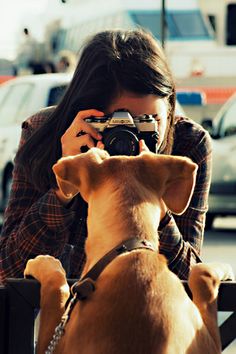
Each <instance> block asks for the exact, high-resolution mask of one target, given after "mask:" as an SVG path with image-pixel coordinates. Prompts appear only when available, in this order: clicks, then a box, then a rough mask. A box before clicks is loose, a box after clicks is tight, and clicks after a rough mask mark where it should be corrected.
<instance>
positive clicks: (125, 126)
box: [85, 110, 159, 156]
mask: <svg viewBox="0 0 236 354" xmlns="http://www.w3.org/2000/svg"><path fill="white" fill-rule="evenodd" d="M85 121H86V122H88V123H90V124H92V126H93V127H94V128H95V129H97V131H98V132H99V133H100V134H101V135H102V142H103V144H104V145H105V150H107V151H108V152H109V154H110V155H111V156H114V155H127V156H134V155H138V154H139V140H140V139H143V140H144V141H145V143H146V145H147V147H148V148H149V150H150V151H152V152H155V153H156V152H157V143H158V139H159V133H158V127H157V121H156V120H155V118H153V116H152V115H148V114H144V115H140V116H136V117H132V116H131V114H130V113H129V111H127V110H119V111H115V112H113V113H112V114H111V115H107V116H103V117H93V116H92V117H89V118H86V119H85Z"/></svg>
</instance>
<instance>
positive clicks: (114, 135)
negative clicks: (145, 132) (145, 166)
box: [103, 126, 139, 156]
mask: <svg viewBox="0 0 236 354" xmlns="http://www.w3.org/2000/svg"><path fill="white" fill-rule="evenodd" d="M103 142H104V145H105V149H106V150H107V151H108V152H109V154H110V155H111V156H114V155H127V156H134V155H138V153H139V142H138V138H137V136H136V135H135V134H134V133H133V132H132V131H131V130H129V129H128V128H127V127H123V126H122V127H121V126H117V127H115V128H112V129H110V130H109V132H106V134H105V135H103Z"/></svg>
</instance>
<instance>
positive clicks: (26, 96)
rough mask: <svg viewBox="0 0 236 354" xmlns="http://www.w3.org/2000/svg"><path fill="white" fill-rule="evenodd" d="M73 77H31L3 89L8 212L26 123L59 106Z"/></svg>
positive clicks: (0, 105)
mask: <svg viewBox="0 0 236 354" xmlns="http://www.w3.org/2000/svg"><path fill="white" fill-rule="evenodd" d="M71 77H72V76H71V74H42V75H28V76H21V77H17V78H14V79H11V80H9V81H7V82H5V83H3V84H1V85H0V209H1V210H4V208H5V206H6V203H7V199H8V195H9V190H10V186H11V180H12V170H13V159H14V156H15V154H16V151H17V148H18V143H19V139H20V134H21V128H20V126H21V123H22V121H23V120H24V119H26V118H28V117H30V116H31V115H32V114H34V113H36V112H37V111H38V110H39V109H41V108H43V107H46V106H52V105H55V104H57V102H58V101H59V99H60V98H61V96H62V95H63V93H64V92H65V89H66V87H67V86H68V84H69V82H70V80H71Z"/></svg>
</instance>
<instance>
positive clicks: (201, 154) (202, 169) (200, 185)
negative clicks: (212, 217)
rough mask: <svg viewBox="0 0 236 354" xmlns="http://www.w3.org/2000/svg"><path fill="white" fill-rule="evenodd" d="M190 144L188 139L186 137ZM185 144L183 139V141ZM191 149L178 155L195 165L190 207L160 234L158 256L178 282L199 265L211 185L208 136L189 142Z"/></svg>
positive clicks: (201, 135)
mask: <svg viewBox="0 0 236 354" xmlns="http://www.w3.org/2000/svg"><path fill="white" fill-rule="evenodd" d="M189 138H190V141H191V136H189ZM183 140H184V139H183ZM192 141H194V144H193V145H194V146H192V148H190V149H187V146H186V145H185V146H184V141H183V144H182V146H183V149H185V151H188V153H186V154H184V151H183V153H182V152H181V153H179V155H183V156H188V157H190V158H191V159H192V161H194V162H195V163H197V165H198V172H197V178H196V185H195V189H194V192H193V196H192V199H191V201H190V204H189V207H188V208H187V210H186V211H185V212H184V213H183V214H182V215H172V216H171V218H170V221H169V223H168V224H167V225H166V226H165V227H164V228H163V229H162V230H161V231H159V238H160V253H163V254H164V255H165V256H166V257H167V260H168V264H169V268H170V269H171V270H172V271H173V272H174V273H176V274H177V275H178V276H179V278H180V279H183V280H184V279H187V278H188V275H189V271H190V269H191V267H192V266H193V265H194V264H196V263H197V262H200V261H201V259H200V254H201V248H202V243H203V235H204V227H205V218H206V212H207V210H208V195H209V189H210V182H211V165H212V148H211V140H210V136H209V135H208V133H206V132H201V133H200V135H199V134H198V141H197V142H196V137H195V138H193V139H192Z"/></svg>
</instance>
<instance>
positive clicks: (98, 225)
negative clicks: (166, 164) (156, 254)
mask: <svg viewBox="0 0 236 354" xmlns="http://www.w3.org/2000/svg"><path fill="white" fill-rule="evenodd" d="M106 192H107V190H106ZM134 195H135V196H136V195H137V191H135V193H134V194H132V191H131V192H130V190H129V192H128V193H124V191H123V192H122V193H121V191H120V190H119V189H116V190H112V191H110V192H109V193H106V194H105V195H104V194H103V193H102V192H100V193H97V192H96V194H94V195H93V194H91V197H90V200H89V203H88V204H89V208H88V221H87V223H88V238H87V241H86V258H87V261H86V266H85V269H84V270H86V271H87V270H88V269H90V268H91V267H92V266H93V265H94V264H95V263H96V262H97V261H98V260H99V259H100V258H102V257H103V256H104V254H106V253H107V252H109V251H110V250H111V249H112V248H114V247H115V246H117V245H118V244H119V243H121V242H122V241H124V240H127V239H129V238H131V237H138V238H142V239H145V240H147V241H150V242H152V243H153V244H154V245H155V246H156V247H158V237H157V228H158V225H159V220H160V208H159V206H158V202H157V200H156V199H154V198H153V196H152V195H151V194H150V196H147V195H146V197H145V200H142V199H141V198H140V197H138V198H136V199H133V197H134Z"/></svg>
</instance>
